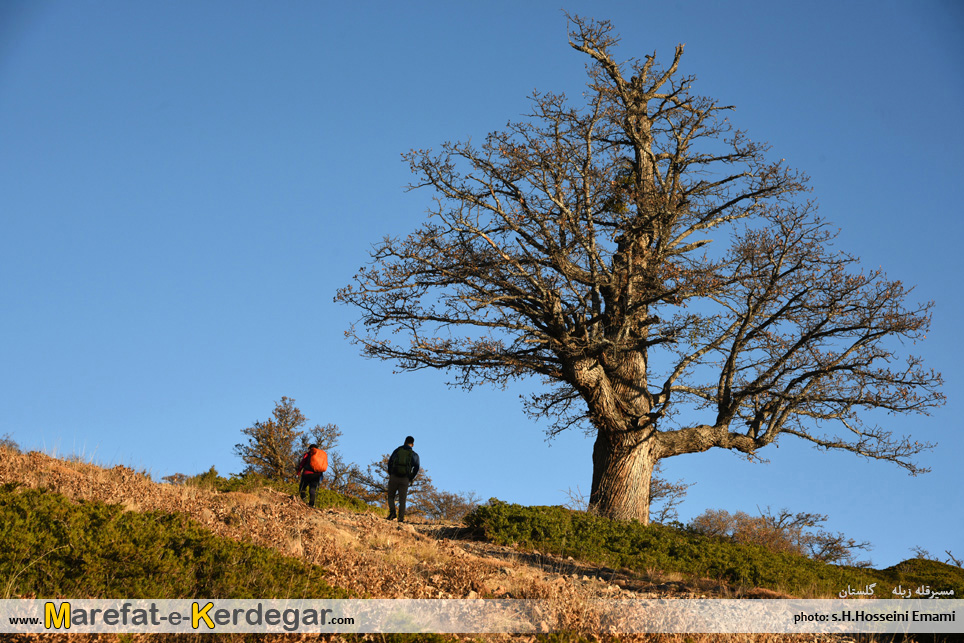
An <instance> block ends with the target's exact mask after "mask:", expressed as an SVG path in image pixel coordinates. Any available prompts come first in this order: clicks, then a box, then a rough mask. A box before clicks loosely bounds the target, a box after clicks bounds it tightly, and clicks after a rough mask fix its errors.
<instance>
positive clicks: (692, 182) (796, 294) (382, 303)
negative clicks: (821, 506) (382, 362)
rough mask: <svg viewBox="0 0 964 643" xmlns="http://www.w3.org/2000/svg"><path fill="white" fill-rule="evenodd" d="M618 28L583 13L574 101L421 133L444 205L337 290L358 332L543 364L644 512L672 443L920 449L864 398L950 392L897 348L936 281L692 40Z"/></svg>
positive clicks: (512, 366)
mask: <svg viewBox="0 0 964 643" xmlns="http://www.w3.org/2000/svg"><path fill="white" fill-rule="evenodd" d="M616 43H617V38H616V37H615V36H614V34H613V31H612V28H611V26H610V25H609V23H607V22H596V21H591V20H586V19H582V18H578V17H572V18H571V19H570V45H571V46H572V47H573V48H574V49H575V50H577V51H579V52H582V53H583V54H585V55H586V56H587V57H588V65H587V72H588V77H589V82H588V91H587V92H586V93H585V94H584V95H583V98H582V99H581V100H580V101H578V104H572V103H571V102H570V101H569V100H568V99H567V98H566V97H565V96H562V95H557V94H551V93H545V94H543V93H537V94H535V95H534V96H533V98H532V102H531V105H532V111H531V113H530V114H528V115H527V116H526V117H525V118H524V119H523V120H522V121H521V122H517V123H510V124H509V125H508V126H507V128H506V129H505V130H504V131H499V132H494V133H492V134H490V135H489V136H488V137H486V139H485V141H484V142H483V143H482V144H481V145H479V146H476V145H473V144H472V143H471V142H456V143H446V144H444V145H443V146H442V148H441V150H440V151H439V152H432V151H430V150H417V151H412V152H411V153H409V154H408V155H407V160H408V162H409V163H410V165H411V170H412V172H413V173H414V174H415V176H416V177H417V180H416V181H415V182H414V184H413V185H412V186H411V187H413V188H421V187H428V188H430V189H431V190H433V191H434V195H435V198H434V206H432V207H431V208H430V216H429V219H428V220H427V222H425V223H424V224H423V225H421V227H419V228H418V229H417V230H415V231H414V232H413V233H412V234H410V235H409V236H407V237H405V238H386V239H384V240H383V241H382V242H381V243H380V244H378V245H377V246H376V247H375V248H374V250H373V252H372V261H371V263H370V265H368V266H366V267H364V268H362V269H361V271H360V272H359V273H358V274H357V275H356V277H355V280H354V283H353V284H351V285H348V286H346V287H345V288H342V289H341V290H339V291H338V294H337V296H336V301H342V302H347V303H350V304H353V305H355V306H357V307H358V308H359V309H360V311H361V320H360V321H361V322H362V323H361V324H360V325H356V326H355V327H353V328H352V329H350V331H349V335H350V336H351V337H352V338H353V339H354V340H355V341H357V342H359V343H360V344H361V345H362V347H363V349H364V352H365V353H366V354H367V355H368V356H371V357H376V358H381V359H386V360H390V361H393V362H395V363H396V364H397V365H399V366H400V368H401V369H402V370H418V369H423V368H436V369H446V370H448V371H450V372H452V373H454V374H455V379H454V380H453V383H454V384H458V385H462V386H466V387H471V386H473V385H476V384H479V383H490V384H496V385H502V384H505V383H506V382H508V381H509V380H511V379H513V378H524V377H528V376H541V378H543V379H544V381H545V384H546V386H545V387H542V388H540V389H539V391H540V392H539V393H536V394H534V395H532V396H531V398H530V399H529V400H528V406H527V409H528V411H529V412H530V413H533V414H535V415H537V416H547V417H551V418H553V420H554V424H553V425H552V427H551V428H550V431H551V432H558V431H562V430H565V429H566V428H569V427H573V426H581V427H583V428H588V430H590V431H592V432H593V433H594V434H595V446H594V448H593V454H592V462H593V475H592V488H591V492H590V505H591V507H592V508H594V509H596V510H597V511H599V512H600V513H602V514H604V515H608V516H611V517H614V518H620V519H638V520H640V521H641V522H644V523H645V522H648V518H649V516H648V512H649V493H650V485H649V481H650V477H651V474H652V471H653V467H654V465H655V464H656V463H657V462H658V461H659V460H660V459H662V458H668V457H671V456H675V455H680V454H684V453H694V452H702V451H706V450H708V449H711V448H713V447H718V448H722V449H730V450H735V451H738V452H741V453H743V454H745V455H746V456H747V457H750V458H754V457H757V456H756V454H757V451H758V450H760V449H762V448H764V447H766V446H768V445H770V444H773V443H774V442H775V441H776V440H777V439H778V437H779V436H781V435H790V436H795V437H798V438H801V439H803V440H807V441H809V442H812V443H813V444H815V445H817V446H819V447H823V448H826V449H839V450H845V451H851V452H853V453H856V454H858V455H860V456H864V457H867V458H876V459H881V460H888V461H891V462H894V463H896V464H898V465H900V466H901V467H904V468H905V469H907V470H908V471H909V472H911V473H918V472H920V471H921V469H920V468H919V467H918V466H917V465H916V464H915V463H914V460H913V457H914V456H915V455H916V454H918V453H919V452H920V451H921V450H923V449H926V448H929V447H930V446H932V445H929V444H923V443H920V442H917V441H915V440H913V439H912V438H909V437H900V436H894V434H893V432H891V431H888V430H887V429H886V428H883V427H880V426H877V425H875V424H865V423H864V422H862V421H861V418H862V417H863V419H864V420H867V419H868V417H867V415H868V414H867V411H872V410H874V409H883V410H886V411H890V412H926V411H927V410H928V408H930V407H933V406H935V405H938V404H940V403H941V402H942V401H943V396H942V395H941V393H940V391H939V389H940V386H941V383H942V382H941V377H940V375H939V374H937V373H934V372H932V371H929V370H927V369H925V367H924V366H923V364H922V362H921V360H920V359H919V358H916V357H907V358H906V361H905V362H903V363H899V362H898V357H899V356H898V354H897V351H898V350H899V349H900V348H901V345H902V343H903V344H906V343H908V342H913V341H916V340H918V339H921V338H923V337H924V335H925V333H926V331H927V327H928V324H929V321H930V310H929V309H930V307H931V304H921V305H918V304H914V303H908V297H907V295H908V292H909V291H908V289H907V288H905V287H904V286H902V285H901V283H900V282H897V281H890V280H888V279H887V278H886V277H885V275H884V274H883V273H882V272H880V271H870V272H866V271H862V270H861V269H860V267H859V266H858V265H857V260H856V259H855V258H854V257H852V256H851V255H848V254H846V253H843V252H839V251H836V250H834V249H833V247H832V241H833V237H834V234H833V232H832V231H831V229H830V228H829V227H828V226H827V224H826V223H825V222H824V221H823V220H821V219H820V218H819V217H818V216H817V215H816V212H815V207H814V205H813V204H812V203H811V202H810V201H808V200H807V199H806V193H807V191H808V188H807V186H806V177H805V176H803V175H802V174H800V173H798V172H795V171H792V170H790V169H788V168H786V167H784V165H783V163H782V161H776V162H774V161H771V160H768V159H767V158H766V154H767V152H768V147H767V146H766V145H763V144H760V143H758V142H754V141H752V140H751V139H750V138H749V137H748V136H747V135H746V134H745V133H744V132H742V131H737V130H734V129H732V128H731V126H730V124H729V122H728V121H727V120H726V118H725V114H726V112H727V110H728V109H730V108H728V107H725V106H721V105H719V104H717V103H716V102H715V101H713V100H712V99H710V98H706V97H703V96H699V95H697V94H695V93H693V91H692V86H693V83H694V80H695V79H694V78H693V77H691V76H685V75H682V74H681V73H680V71H679V64H680V59H681V56H682V54H683V46H682V45H680V46H679V47H677V48H676V52H675V55H674V56H673V59H672V61H671V62H670V63H669V65H668V66H660V65H658V64H657V62H656V60H655V56H646V57H645V58H644V59H643V60H641V61H639V60H630V61H629V62H626V63H620V62H617V60H616V59H615V58H614V57H613V50H614V47H615V45H616ZM711 241H712V242H713V243H711Z"/></svg>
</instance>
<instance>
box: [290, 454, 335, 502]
mask: <svg viewBox="0 0 964 643" xmlns="http://www.w3.org/2000/svg"><path fill="white" fill-rule="evenodd" d="M327 470H328V454H327V453H325V452H324V451H322V450H321V449H319V448H318V445H317V444H312V445H309V446H308V451H307V452H306V453H305V454H304V455H303V456H302V457H301V462H299V463H298V468H297V469H296V470H295V471H296V473H299V474H301V480H300V482H299V483H298V495H299V496H301V499H302V500H304V499H305V489H306V488H307V489H308V506H309V507H314V506H315V494H316V493H317V491H318V483H319V482H321V479H322V478H323V477H324V473H325V471H327Z"/></svg>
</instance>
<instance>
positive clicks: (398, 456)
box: [388, 436, 418, 522]
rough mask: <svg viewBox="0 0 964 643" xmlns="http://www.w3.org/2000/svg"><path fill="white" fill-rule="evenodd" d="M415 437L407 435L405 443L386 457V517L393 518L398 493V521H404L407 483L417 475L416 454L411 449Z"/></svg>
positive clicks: (410, 482)
mask: <svg viewBox="0 0 964 643" xmlns="http://www.w3.org/2000/svg"><path fill="white" fill-rule="evenodd" d="M414 444H415V438H413V437H412V436H408V437H406V438H405V444H403V445H402V446H400V447H398V448H397V449H395V450H394V451H392V455H391V457H389V458H388V519H389V520H395V495H396V494H398V522H405V497H406V496H407V495H408V485H410V484H412V480H414V479H415V476H417V475H418V454H417V453H415V451H413V450H412V446H413V445H414Z"/></svg>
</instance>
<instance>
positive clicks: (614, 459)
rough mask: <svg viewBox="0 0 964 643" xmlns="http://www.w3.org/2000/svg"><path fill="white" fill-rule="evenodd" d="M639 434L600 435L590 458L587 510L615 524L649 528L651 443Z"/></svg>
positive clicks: (651, 473)
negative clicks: (634, 522) (621, 522)
mask: <svg viewBox="0 0 964 643" xmlns="http://www.w3.org/2000/svg"><path fill="white" fill-rule="evenodd" d="M641 433H642V432H639V431H634V432H632V433H630V434H628V435H627V434H623V436H624V437H623V439H618V438H616V439H614V437H616V436H612V435H611V434H608V433H605V432H602V431H600V432H599V433H598V434H597V435H596V443H595V445H594V446H593V454H592V465H593V466H592V490H591V492H590V495H589V508H590V510H591V511H595V512H597V513H599V514H600V515H602V516H607V517H609V518H613V519H616V520H638V521H639V522H641V523H642V524H644V525H647V524H649V501H650V497H649V493H650V480H651V479H652V477H653V467H655V466H656V459H655V458H653V452H652V440H651V439H650V440H644V439H642V436H641V435H640V434H641Z"/></svg>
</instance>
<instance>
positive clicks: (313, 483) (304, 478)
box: [298, 473, 321, 507]
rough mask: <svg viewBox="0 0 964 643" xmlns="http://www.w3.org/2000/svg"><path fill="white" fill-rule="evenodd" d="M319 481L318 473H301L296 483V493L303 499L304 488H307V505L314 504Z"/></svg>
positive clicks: (311, 505) (319, 475)
mask: <svg viewBox="0 0 964 643" xmlns="http://www.w3.org/2000/svg"><path fill="white" fill-rule="evenodd" d="M319 482H321V474H320V473H302V474H301V481H300V482H299V483H298V495H299V496H301V499H302V500H304V499H305V488H307V489H308V506H309V507H314V506H315V493H317V491H318V483H319Z"/></svg>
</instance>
